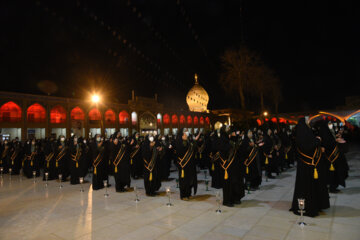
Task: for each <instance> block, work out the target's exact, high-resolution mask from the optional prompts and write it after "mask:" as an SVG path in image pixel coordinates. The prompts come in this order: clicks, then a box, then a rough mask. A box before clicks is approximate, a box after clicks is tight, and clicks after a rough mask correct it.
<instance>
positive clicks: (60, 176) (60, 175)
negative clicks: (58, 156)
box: [59, 173, 64, 189]
mask: <svg viewBox="0 0 360 240" xmlns="http://www.w3.org/2000/svg"><path fill="white" fill-rule="evenodd" d="M59 181H60V185H59V188H60V189H62V188H63V187H64V186H63V185H62V174H61V173H60V174H59Z"/></svg>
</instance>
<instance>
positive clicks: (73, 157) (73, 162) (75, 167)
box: [69, 142, 86, 184]
mask: <svg viewBox="0 0 360 240" xmlns="http://www.w3.org/2000/svg"><path fill="white" fill-rule="evenodd" d="M84 148H85V147H84V144H83V143H81V142H78V143H76V144H75V143H74V142H72V143H71V145H70V147H69V152H70V156H69V169H70V184H79V183H80V179H79V178H80V177H84V173H83V169H84V165H85V164H84V158H85V156H86V155H85V151H84Z"/></svg>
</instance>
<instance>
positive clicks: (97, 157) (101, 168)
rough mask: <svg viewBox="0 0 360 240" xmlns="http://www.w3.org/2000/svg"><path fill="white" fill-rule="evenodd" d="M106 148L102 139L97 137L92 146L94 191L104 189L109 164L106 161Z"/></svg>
mask: <svg viewBox="0 0 360 240" xmlns="http://www.w3.org/2000/svg"><path fill="white" fill-rule="evenodd" d="M104 155H105V147H104V142H103V141H101V139H100V137H96V138H95V141H94V142H93V144H92V167H93V177H92V188H93V190H98V189H102V188H103V187H104V182H103V181H104V178H105V177H107V176H106V175H107V174H106V172H107V162H105V160H104Z"/></svg>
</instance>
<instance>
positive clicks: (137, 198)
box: [134, 186, 140, 203]
mask: <svg viewBox="0 0 360 240" xmlns="http://www.w3.org/2000/svg"><path fill="white" fill-rule="evenodd" d="M134 193H135V202H136V203H138V202H140V199H139V189H138V188H137V187H136V186H134Z"/></svg>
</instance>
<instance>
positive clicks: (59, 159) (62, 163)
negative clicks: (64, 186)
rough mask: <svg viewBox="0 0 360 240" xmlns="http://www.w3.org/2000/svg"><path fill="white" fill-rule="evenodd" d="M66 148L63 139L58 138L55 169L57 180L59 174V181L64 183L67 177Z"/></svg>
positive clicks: (67, 157)
mask: <svg viewBox="0 0 360 240" xmlns="http://www.w3.org/2000/svg"><path fill="white" fill-rule="evenodd" d="M68 153H69V152H68V147H67V146H66V144H65V137H60V139H59V141H58V143H57V147H56V154H55V169H56V174H57V176H56V177H57V178H59V174H61V181H66V179H67V177H68V176H69V174H70V172H69V155H68Z"/></svg>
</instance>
